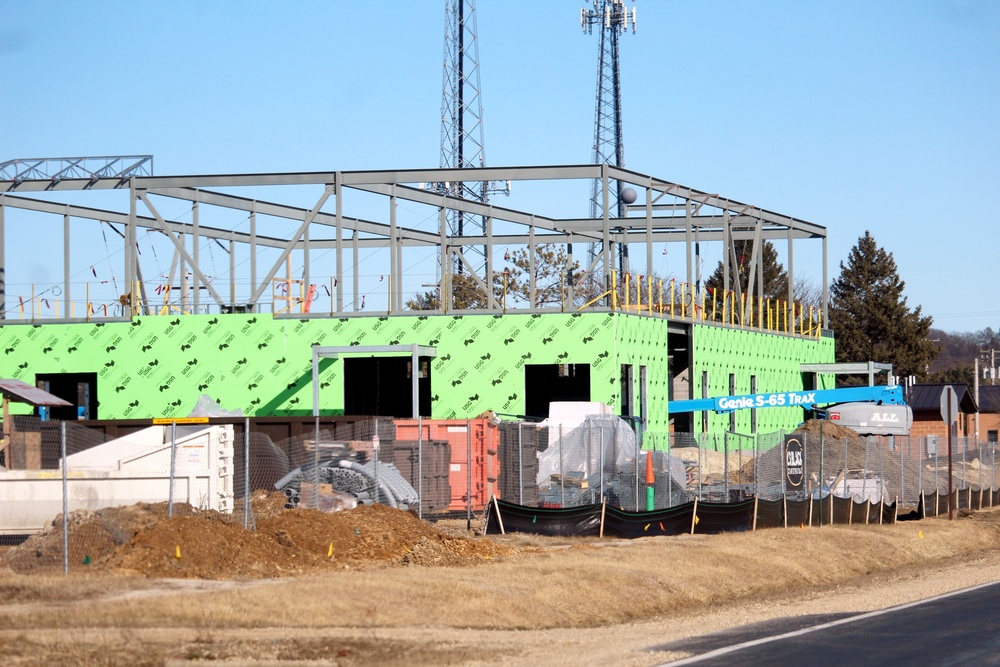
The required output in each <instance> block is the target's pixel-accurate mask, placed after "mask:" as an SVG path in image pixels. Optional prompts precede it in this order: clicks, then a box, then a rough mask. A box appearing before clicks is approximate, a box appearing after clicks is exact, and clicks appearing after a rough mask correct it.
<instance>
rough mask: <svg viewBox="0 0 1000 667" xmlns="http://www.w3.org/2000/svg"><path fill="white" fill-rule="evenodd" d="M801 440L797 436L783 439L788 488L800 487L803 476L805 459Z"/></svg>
mask: <svg viewBox="0 0 1000 667" xmlns="http://www.w3.org/2000/svg"><path fill="white" fill-rule="evenodd" d="M803 451H804V449H803V447H802V440H800V439H799V437H798V436H792V435H789V436H786V437H785V478H786V479H787V480H788V484H789V485H790V486H794V487H799V486H802V478H803V476H804V475H805V457H804V456H803Z"/></svg>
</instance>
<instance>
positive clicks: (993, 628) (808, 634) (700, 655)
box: [651, 582, 1000, 667]
mask: <svg viewBox="0 0 1000 667" xmlns="http://www.w3.org/2000/svg"><path fill="white" fill-rule="evenodd" d="M651 648H653V649H656V650H674V651H690V652H692V653H695V654H696V655H694V656H693V657H691V658H685V659H683V660H678V661H675V662H671V663H666V664H668V665H671V666H672V667H680V666H681V665H698V666H699V667H716V666H719V667H721V666H723V665H724V666H725V667H734V666H736V665H809V667H827V666H829V667H843V666H844V665H851V666H852V667H864V666H868V665H870V666H871V667H876V666H877V667H885V666H886V665H920V667H933V666H935V665H942V666H943V665H949V666H951V665H976V666H977V667H990V666H995V667H1000V582H993V583H990V584H984V585H982V586H977V587H974V588H969V589H965V590H962V591H956V592H954V593H948V594H946V595H942V596H938V597H935V598H930V599H928V600H922V601H919V602H913V603H910V604H906V605H901V606H898V607H892V608H890V609H886V610H882V611H876V612H869V613H865V614H854V615H843V614H840V615H817V616H808V617H799V618H788V619H779V620H776V621H769V622H767V623H761V624H756V625H750V626H744V627H741V628H734V629H731V630H728V631H726V632H722V633H717V634H712V635H705V636H704V637H696V638H691V639H687V640H684V641H680V642H672V643H670V644H661V645H659V646H655V647H651Z"/></svg>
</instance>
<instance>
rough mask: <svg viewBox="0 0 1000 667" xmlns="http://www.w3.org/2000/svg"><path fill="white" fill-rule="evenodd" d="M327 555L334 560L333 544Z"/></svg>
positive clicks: (331, 543)
mask: <svg viewBox="0 0 1000 667" xmlns="http://www.w3.org/2000/svg"><path fill="white" fill-rule="evenodd" d="M326 555H327V557H328V558H333V542H330V548H329V549H327V550H326Z"/></svg>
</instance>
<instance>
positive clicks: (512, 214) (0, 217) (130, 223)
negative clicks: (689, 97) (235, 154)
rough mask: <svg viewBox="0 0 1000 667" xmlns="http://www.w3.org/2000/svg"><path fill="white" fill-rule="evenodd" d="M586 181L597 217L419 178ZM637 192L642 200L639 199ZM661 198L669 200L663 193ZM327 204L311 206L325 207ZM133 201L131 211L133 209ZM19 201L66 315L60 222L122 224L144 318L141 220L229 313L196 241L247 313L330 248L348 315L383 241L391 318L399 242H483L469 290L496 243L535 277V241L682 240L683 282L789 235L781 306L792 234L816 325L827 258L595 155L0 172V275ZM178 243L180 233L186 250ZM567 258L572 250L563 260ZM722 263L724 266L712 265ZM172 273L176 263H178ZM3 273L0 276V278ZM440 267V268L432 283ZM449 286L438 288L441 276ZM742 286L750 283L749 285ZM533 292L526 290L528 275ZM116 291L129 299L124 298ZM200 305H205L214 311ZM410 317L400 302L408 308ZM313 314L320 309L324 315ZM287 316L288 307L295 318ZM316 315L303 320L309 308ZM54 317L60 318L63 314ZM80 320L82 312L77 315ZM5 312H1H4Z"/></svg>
mask: <svg viewBox="0 0 1000 667" xmlns="http://www.w3.org/2000/svg"><path fill="white" fill-rule="evenodd" d="M593 179H597V180H598V181H599V182H600V183H601V197H602V200H603V202H604V203H605V205H604V207H603V214H602V215H601V216H600V217H597V218H554V217H548V216H544V215H539V214H536V213H532V212H530V211H522V210H517V209H513V208H503V207H499V206H494V205H492V204H484V203H482V202H476V201H470V200H468V199H464V198H460V197H453V196H450V195H449V194H448V193H442V192H437V191H434V190H433V189H430V188H428V187H427V184H433V183H441V182H490V181H535V182H539V181H540V182H545V181H566V180H571V181H579V180H583V181H590V180H593ZM617 183H625V184H628V185H631V186H633V187H634V188H635V189H636V190H637V191H638V192H639V201H640V202H642V203H636V204H634V205H632V206H630V207H628V215H626V217H624V218H617V217H611V216H610V215H609V211H610V207H609V206H608V205H607V204H608V203H609V202H610V201H611V200H612V198H613V197H614V196H615V193H614V192H613V191H612V188H613V187H614V184H617ZM292 185H296V186H298V185H311V186H317V187H318V188H321V189H322V192H321V194H320V196H319V197H318V198H317V199H316V200H315V204H314V205H313V206H311V207H309V208H305V207H302V206H293V205H290V204H285V203H280V202H276V201H269V200H267V199H261V198H257V197H256V195H257V194H259V193H260V192H261V191H262V190H264V189H266V188H268V187H271V186H292ZM240 187H247V188H252V189H253V194H254V195H255V197H253V198H248V197H242V196H236V195H233V194H230V193H228V192H223V191H222V190H221V189H232V188H240ZM100 190H122V191H127V193H128V208H127V210H106V209H98V208H90V207H85V206H80V205H77V204H68V203H56V202H53V201H49V200H47V199H39V198H37V197H31V196H29V195H31V194H32V193H43V192H45V193H49V195H51V194H52V193H59V192H67V193H68V192H73V191H75V192H81V191H100ZM352 191H355V192H362V193H368V194H367V195H366V196H370V195H378V196H380V198H381V199H382V200H384V203H385V205H386V206H387V209H386V215H385V216H384V217H383V218H381V220H370V219H366V218H361V217H354V216H350V215H348V214H347V213H345V210H346V207H347V204H348V203H349V200H350V196H349V195H348V193H350V192H352ZM643 193H644V199H643ZM154 196H155V197H164V198H168V199H171V200H182V201H185V202H189V203H190V205H191V220H190V221H180V220H175V219H167V218H165V217H164V216H163V215H161V213H160V212H159V210H158V208H157V206H156V204H155V203H154V200H153V198H154ZM664 198H669V199H668V200H666V201H663V200H664ZM331 199H332V200H333V201H332V207H333V211H327V210H323V209H324V207H327V206H328V205H329V204H331V202H330V200H331ZM400 200H405V201H408V202H413V203H415V204H420V205H426V206H429V207H433V209H436V212H437V225H436V228H435V229H433V230H428V229H418V228H414V227H405V226H401V225H399V224H397V220H396V215H397V214H396V205H397V203H398V202H399V201H400ZM199 207H221V208H224V209H228V210H235V211H242V212H243V213H244V214H245V215H248V216H249V219H250V231H249V232H246V231H239V230H234V229H224V228H221V227H213V226H210V225H202V224H200V219H199ZM140 208H144V209H145V211H144V212H140ZM7 209H10V210H29V211H35V212H41V213H47V214H51V215H56V216H58V215H61V216H63V223H64V224H63V227H64V239H63V265H64V276H65V279H64V285H63V288H62V291H63V295H62V297H63V299H64V300H65V302H66V304H67V308H66V315H67V316H68V315H69V313H70V311H69V304H70V288H71V285H70V281H69V275H70V268H69V263H70V261H69V258H70V247H71V244H70V230H71V220H72V219H83V220H90V221H103V222H109V223H115V224H120V225H122V226H123V229H124V232H123V250H124V252H123V255H124V276H125V284H126V285H128V286H130V288H129V289H130V292H129V294H127V295H123V304H125V303H127V304H129V306H130V308H131V312H129V313H123V315H124V316H126V318H127V317H129V316H138V315H140V314H150V311H149V308H150V306H149V301H148V300H147V299H146V298H145V295H144V294H142V293H139V294H135V295H133V294H132V293H131V289H132V287H131V286H136V285H138V286H139V289H140V290H141V289H142V275H141V267H140V264H139V257H138V253H137V245H136V240H137V230H139V229H141V228H147V229H153V230H157V231H158V232H161V233H162V234H163V235H164V236H166V237H167V238H169V239H170V242H171V243H172V244H173V246H174V248H175V250H176V252H175V261H174V263H173V264H172V266H171V278H173V275H174V272H175V271H177V270H178V269H179V268H180V269H183V267H184V266H187V267H189V268H190V271H191V273H192V281H193V284H194V286H195V288H196V289H194V299H195V302H196V305H197V300H198V298H199V296H198V295H199V294H200V291H201V290H200V289H198V287H199V286H200V287H201V288H202V289H205V291H207V293H208V295H209V296H210V298H211V301H212V302H213V305H214V306H217V307H218V308H219V310H220V312H228V311H229V309H231V308H233V307H234V306H236V305H237V298H236V288H235V285H234V284H233V283H232V282H231V284H230V294H229V295H228V296H229V298H228V299H227V298H224V297H223V295H222V294H220V293H219V292H218V291H217V290H216V288H215V286H214V285H213V284H212V281H211V280H209V279H208V277H207V271H206V270H205V268H204V267H202V266H201V263H200V257H199V252H198V248H199V240H200V239H214V240H215V241H218V242H220V243H228V244H229V248H230V249H233V248H234V247H235V246H236V245H237V244H243V245H245V246H246V247H247V248H248V249H249V259H250V282H251V284H252V294H251V295H250V296H249V298H247V299H246V300H245V303H244V304H243V306H244V307H245V309H246V310H247V311H251V312H256V311H258V310H259V307H260V304H261V301H262V297H263V296H264V293H265V290H266V288H267V287H268V286H269V285H270V284H271V281H272V279H273V278H274V276H275V275H276V274H277V273H278V272H279V270H281V268H282V267H283V266H284V265H285V262H286V260H288V258H289V255H290V254H291V253H292V252H293V251H298V252H301V255H302V264H303V276H304V283H305V284H308V283H309V280H310V278H309V276H310V255H309V253H310V250H316V249H329V250H332V251H333V253H334V255H335V265H336V282H335V294H333V295H331V308H330V313H329V315H332V316H338V317H339V316H348V315H352V314H354V315H358V314H365V315H371V314H372V311H371V310H368V311H364V312H358V311H357V310H356V304H355V307H354V309H348V308H345V305H344V295H345V285H346V283H345V278H348V276H346V275H345V257H344V255H345V252H349V251H351V252H353V253H354V257H355V259H356V258H357V253H358V249H359V248H382V249H385V250H387V251H388V252H387V254H388V266H387V270H386V271H385V274H387V275H388V276H389V277H390V284H391V285H392V289H391V293H390V295H389V297H388V298H387V307H386V309H385V310H380V311H377V312H380V313H381V312H385V313H386V314H398V313H400V312H403V311H405V310H407V309H406V307H405V304H404V299H403V292H404V287H403V274H404V270H403V253H404V250H406V249H410V248H418V247H422V248H433V249H434V250H435V252H436V254H437V256H438V257H439V259H438V261H439V265H440V266H441V267H443V269H442V270H443V271H445V272H447V271H450V270H451V267H453V266H455V264H456V262H463V263H465V264H466V266H468V267H469V269H470V273H471V269H472V266H471V264H470V263H469V261H468V260H467V259H466V258H465V254H464V253H465V252H466V250H467V249H469V248H473V247H485V248H486V250H487V251H486V271H485V273H484V276H485V277H486V278H485V281H483V282H481V287H484V288H485V285H486V284H491V282H487V281H491V280H492V277H493V276H494V275H495V273H496V269H495V267H494V261H493V254H494V252H493V249H494V247H495V246H498V245H499V246H501V247H502V246H517V245H520V246H524V247H526V248H527V249H528V251H529V258H530V265H529V274H530V275H531V276H534V275H535V263H534V262H535V253H534V249H535V248H536V247H537V246H538V245H539V244H563V245H565V246H566V247H567V248H571V247H572V244H573V243H587V244H591V243H594V244H598V245H599V246H600V248H602V252H601V255H600V256H598V257H597V258H596V259H595V265H596V264H597V263H599V262H601V260H602V259H603V258H604V257H605V256H606V257H613V256H614V255H613V254H610V253H615V252H617V251H618V249H619V247H622V246H624V245H634V244H643V245H644V246H645V250H646V258H647V266H653V245H654V243H675V244H683V245H684V248H685V257H686V261H685V265H686V276H687V282H688V283H689V284H692V285H693V284H695V274H696V271H697V270H698V269H697V266H696V264H697V260H696V257H695V253H696V249H695V248H696V246H697V244H698V243H704V242H713V241H714V242H722V243H723V244H725V252H727V253H729V252H730V251H731V246H732V243H733V241H737V240H752V241H753V242H754V245H755V248H756V250H755V252H756V253H759V246H760V245H761V243H762V242H763V241H765V240H769V241H786V242H787V244H788V246H787V247H788V253H787V257H788V267H787V270H788V275H789V280H788V284H789V301H790V302H791V301H792V294H791V286H792V285H793V284H794V282H795V281H794V262H793V258H794V253H793V244H794V241H797V240H805V239H820V240H821V243H822V258H823V259H822V273H823V277H822V279H823V285H824V288H823V302H822V310H823V321H824V322H825V321H828V320H827V300H828V293H827V289H826V285H827V284H828V282H829V280H828V266H827V236H826V228H825V227H822V226H820V225H816V224H814V223H810V222H807V221H805V220H800V219H798V218H794V217H790V216H787V215H783V214H780V213H776V212H773V211H769V210H765V209H762V208H759V207H755V206H751V205H748V204H744V203H741V202H738V201H735V200H732V199H728V198H725V197H722V196H719V195H714V194H709V193H707V192H702V191H700V190H696V189H693V188H690V187H687V186H683V185H680V184H677V183H672V182H670V181H666V180H663V179H659V178H655V177H653V176H648V175H645V174H641V173H638V172H634V171H629V170H625V169H621V168H617V167H614V166H611V165H607V164H601V165H568V166H520V167H489V168H476V169H406V170H376V171H326V172H308V173H258V174H228V175H201V176H199V175H182V176H131V177H129V178H127V179H122V178H118V177H107V178H105V177H99V178H96V179H95V178H92V177H87V178H63V179H60V180H58V181H52V180H51V179H42V178H39V179H30V178H25V179H19V180H0V271H4V269H5V267H6V260H5V256H4V252H5V248H4V238H5V235H6V225H7V224H8V223H6V222H5V215H4V214H5V210H7ZM454 211H458V212H461V213H462V214H464V215H468V216H479V217H482V218H483V219H484V220H486V230H485V233H484V234H482V235H476V236H469V235H462V236H457V235H455V234H453V233H451V230H450V228H449V225H448V216H449V214H451V213H452V212H454ZM257 215H267V216H271V217H273V218H275V219H280V220H284V221H286V222H287V223H288V224H289V232H290V233H288V234H285V235H283V236H279V235H263V234H258V233H257V232H256V226H255V217H256V216H257ZM497 223H503V225H504V228H505V229H510V230H512V233H498V234H495V233H494V232H493V229H494V225H496V224H497ZM185 239H188V240H192V243H191V247H192V249H191V250H189V249H188V244H187V242H186V240H185ZM261 248H273V249H277V250H280V253H279V256H278V259H277V261H275V262H274V263H273V265H271V266H270V267H268V268H267V269H266V270H265V271H263V272H262V273H263V277H262V278H261V277H260V276H259V275H258V271H257V266H256V257H257V254H258V251H259V250H260V249H261ZM232 257H233V253H232V252H231V253H230V265H231V272H230V276H231V279H232V275H233V273H232V262H233V259H232ZM569 261H570V262H572V255H571V254H570V256H569ZM602 264H603V272H604V278H605V280H606V281H607V280H608V279H609V278H610V273H611V264H612V263H611V262H609V261H604V262H602ZM723 264H724V266H725V264H726V263H723ZM353 266H354V274H353V284H354V293H355V294H356V293H357V284H358V283H357V281H358V276H357V266H358V263H357V261H355V262H354V264H353ZM181 273H183V271H181ZM4 279H5V273H0V280H4ZM447 280H448V276H447V275H443V276H442V281H447ZM725 280H726V283H727V284H726V289H727V290H728V289H729V285H728V283H729V276H728V274H727V275H726V276H725ZM448 284H450V283H448ZM750 289H751V291H752V289H753V286H752V284H751V287H750ZM531 290H532V294H534V290H535V285H534V282H533V278H532V284H531ZM485 291H486V292H487V294H489V303H488V306H487V308H486V309H478V310H475V311H466V312H474V313H484V312H487V313H489V312H493V313H496V312H502V305H501V304H499V303H497V300H496V299H495V298H494V296H493V293H492V290H489V289H486V290H485ZM4 292H5V289H4V285H3V284H2V283H0V313H2V312H6V310H7V308H6V303H5V297H4ZM442 294H443V296H444V297H447V298H442V302H441V305H440V308H439V310H437V311H431V312H457V311H455V309H454V308H453V307H452V304H451V303H450V301H451V299H450V295H449V294H447V293H445V292H444V291H443V290H442ZM125 296H127V297H128V299H127V301H126V300H125V298H124V297H125ZM533 303H534V299H533V298H532V300H531V302H530V303H529V304H528V307H527V308H519V309H518V312H534V311H536V310H541V311H543V312H545V311H551V309H537V308H534V307H533V306H532V304H533ZM213 305H210V307H213ZM591 308H593V309H602V308H603V309H607V308H608V305H607V304H596V305H593V306H591ZM407 312H410V311H407ZM324 315H326V314H325V313H324ZM296 316H297V317H298V315H296ZM314 316H315V315H314ZM62 319H72V318H69V317H64V318H62ZM77 319H81V318H77ZM8 321H10V320H8Z"/></svg>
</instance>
